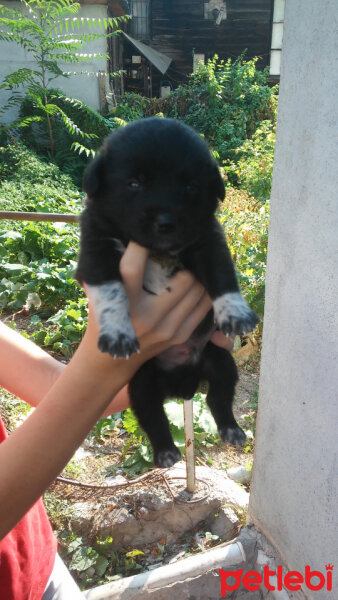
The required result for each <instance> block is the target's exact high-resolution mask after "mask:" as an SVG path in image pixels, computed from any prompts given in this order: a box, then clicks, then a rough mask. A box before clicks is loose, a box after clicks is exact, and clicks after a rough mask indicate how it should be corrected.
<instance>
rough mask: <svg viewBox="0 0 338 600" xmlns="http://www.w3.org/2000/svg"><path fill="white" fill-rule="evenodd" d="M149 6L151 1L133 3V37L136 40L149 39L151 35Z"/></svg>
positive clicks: (142, 0) (140, 0) (135, 0)
mask: <svg viewBox="0 0 338 600" xmlns="http://www.w3.org/2000/svg"><path fill="white" fill-rule="evenodd" d="M149 4H150V0H132V1H131V15H132V20H131V35H132V36H133V37H135V38H138V39H140V38H148V37H149V35H150V27H149V21H150V19H149V16H150V15H149V12H150V11H149Z"/></svg>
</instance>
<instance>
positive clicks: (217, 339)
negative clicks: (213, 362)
mask: <svg viewBox="0 0 338 600" xmlns="http://www.w3.org/2000/svg"><path fill="white" fill-rule="evenodd" d="M235 337H236V336H234V335H224V333H222V332H221V331H218V330H216V331H214V333H213V334H212V336H211V338H210V341H211V342H212V343H213V344H215V346H219V347H220V348H224V349H225V350H229V352H231V351H232V350H233V347H234V343H235Z"/></svg>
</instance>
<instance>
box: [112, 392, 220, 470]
mask: <svg viewBox="0 0 338 600" xmlns="http://www.w3.org/2000/svg"><path fill="white" fill-rule="evenodd" d="M193 402H194V434H195V444H196V447H200V446H201V445H202V444H203V445H206V444H208V443H210V444H212V443H214V442H215V440H216V439H217V428H216V425H215V422H214V420H213V418H212V416H211V414H210V411H209V409H208V408H207V406H206V402H205V395H204V394H201V393H197V394H195V396H194V399H193ZM164 408H165V412H166V414H167V416H168V419H169V423H170V431H171V434H172V436H173V440H174V442H175V444H176V446H178V447H179V448H180V449H181V451H183V453H184V448H185V439H184V416H183V405H182V401H180V400H169V401H168V402H166V403H165V405H164ZM123 427H124V429H125V430H126V431H127V433H128V434H129V436H130V437H129V441H128V443H127V444H126V445H125V447H124V451H123V454H124V457H123V460H122V463H121V465H119V467H112V468H111V469H112V470H116V469H117V468H119V469H122V470H123V471H124V472H125V473H126V474H128V475H134V474H139V473H143V472H145V471H147V470H149V468H151V467H152V466H153V452H152V448H151V445H150V442H149V440H148V438H147V436H146V435H145V433H144V431H143V430H142V429H141V427H140V426H139V424H138V421H137V419H136V417H135V415H134V413H133V411H132V410H131V409H128V410H126V411H125V413H124V417H123Z"/></svg>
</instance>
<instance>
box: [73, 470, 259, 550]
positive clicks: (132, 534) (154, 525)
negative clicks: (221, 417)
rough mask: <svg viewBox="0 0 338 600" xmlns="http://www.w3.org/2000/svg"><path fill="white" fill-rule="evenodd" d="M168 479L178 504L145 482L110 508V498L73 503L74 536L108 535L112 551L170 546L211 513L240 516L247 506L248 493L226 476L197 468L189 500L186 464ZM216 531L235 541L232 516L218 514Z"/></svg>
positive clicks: (169, 472)
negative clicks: (160, 543) (158, 544)
mask: <svg viewBox="0 0 338 600" xmlns="http://www.w3.org/2000/svg"><path fill="white" fill-rule="evenodd" d="M166 478H167V480H168V482H169V485H170V490H171V493H172V494H173V495H174V496H175V498H178V499H181V501H180V502H177V501H174V500H173V497H172V495H171V493H170V492H169V491H168V489H167V487H166V486H165V484H164V483H163V484H162V483H159V481H157V482H156V483H154V484H151V482H147V484H146V485H147V487H142V488H132V487H131V488H124V489H121V490H119V491H117V492H115V495H114V504H113V505H112V498H111V497H108V498H107V497H106V498H102V500H101V501H100V503H98V501H96V502H95V503H94V502H82V503H77V504H76V505H74V509H75V515H74V518H73V519H72V522H71V527H72V528H73V530H74V531H76V532H77V531H79V529H80V530H81V533H82V534H83V535H86V534H87V535H92V534H93V532H95V535H97V536H98V537H100V538H101V539H105V538H106V537H107V536H111V537H112V538H113V540H114V541H113V544H112V547H113V548H114V549H121V548H124V547H127V546H128V545H130V544H132V545H133V547H138V546H141V545H145V544H149V543H156V542H157V541H158V540H159V539H161V538H165V539H166V543H167V544H170V543H172V542H174V541H176V540H177V538H178V537H180V536H181V535H182V534H183V533H184V532H185V531H189V530H191V529H193V528H194V527H196V525H198V524H199V523H200V522H201V521H205V520H207V519H209V518H211V520H214V515H215V513H219V510H220V509H221V508H222V507H225V506H230V507H231V508H233V509H235V510H236V508H238V509H240V510H241V512H243V510H245V509H246V508H247V506H248V502H249V494H248V493H247V492H246V491H245V490H244V489H243V488H241V487H239V486H238V485H237V484H236V483H235V482H234V481H232V480H231V479H229V478H228V477H227V475H226V473H225V472H224V471H220V470H216V469H212V468H210V467H196V478H197V480H198V481H197V483H198V488H197V492H196V493H194V494H192V495H191V494H189V493H188V492H186V490H185V486H186V479H185V478H186V468H185V464H184V463H178V464H176V465H174V466H173V467H172V468H171V469H169V470H167V471H166ZM199 499H200V501H198V500H199ZM182 500H183V501H182ZM186 500H190V501H191V500H192V501H193V502H189V501H188V502H187V501H186ZM195 500H197V502H196V501H195ZM115 505H116V506H115ZM112 506H113V508H112ZM78 509H80V511H79V512H80V514H79V513H78ZM215 526H216V525H215ZM219 527H220V530H221V537H222V539H223V540H224V541H227V540H229V539H232V538H233V537H234V535H235V534H234V533H233V532H234V530H235V529H236V527H237V521H236V520H235V517H234V515H233V514H232V512H231V513H227V512H225V513H224V514H223V512H222V517H221V520H220V524H219ZM216 535H218V534H216Z"/></svg>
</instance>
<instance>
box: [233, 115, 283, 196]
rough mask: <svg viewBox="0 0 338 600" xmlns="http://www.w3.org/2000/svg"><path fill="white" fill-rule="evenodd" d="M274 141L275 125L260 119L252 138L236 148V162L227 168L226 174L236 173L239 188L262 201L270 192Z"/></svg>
mask: <svg viewBox="0 0 338 600" xmlns="http://www.w3.org/2000/svg"><path fill="white" fill-rule="evenodd" d="M275 141H276V134H275V125H274V124H273V123H272V122H271V121H262V123H261V124H260V126H259V127H258V128H257V129H256V131H255V133H254V134H253V136H252V138H251V139H248V140H246V141H245V142H244V144H242V146H240V147H239V148H238V149H237V150H236V153H237V154H238V156H240V158H239V160H238V162H237V164H233V165H232V166H230V167H228V169H227V170H228V174H229V173H230V172H232V173H235V174H236V175H237V178H238V186H239V187H240V188H241V189H244V190H246V191H247V192H248V193H249V194H250V195H251V196H253V197H254V198H256V199H257V200H260V201H261V202H263V203H264V202H266V200H268V199H269V197H270V192H271V179H272V168H273V156H274V150H275Z"/></svg>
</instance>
